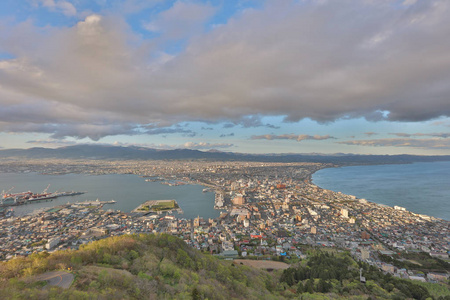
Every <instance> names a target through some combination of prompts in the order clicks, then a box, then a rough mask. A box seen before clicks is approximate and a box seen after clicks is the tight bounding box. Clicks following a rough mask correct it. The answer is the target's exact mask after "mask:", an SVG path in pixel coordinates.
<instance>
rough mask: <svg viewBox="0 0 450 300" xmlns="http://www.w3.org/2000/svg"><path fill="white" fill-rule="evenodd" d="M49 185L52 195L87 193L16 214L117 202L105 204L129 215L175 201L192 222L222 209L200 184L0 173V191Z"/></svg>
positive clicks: (114, 176)
mask: <svg viewBox="0 0 450 300" xmlns="http://www.w3.org/2000/svg"><path fill="white" fill-rule="evenodd" d="M48 184H50V188H49V189H48V191H49V192H55V191H59V192H67V191H77V192H82V191H85V192H86V193H85V194H82V195H77V196H67V197H59V198H56V199H53V200H52V201H41V202H38V203H32V204H27V205H21V206H14V207H13V209H14V212H15V215H16V216H17V215H24V214H28V213H31V212H33V211H35V210H36V209H40V208H45V207H53V206H57V205H62V204H67V202H70V203H74V202H82V201H85V200H88V201H95V200H96V199H99V200H100V201H109V200H115V201H116V203H115V204H106V205H105V206H104V209H113V210H120V211H123V212H130V211H131V210H133V209H135V208H136V207H138V206H139V205H140V204H142V203H144V202H145V201H148V200H176V201H177V202H178V205H179V206H180V208H181V209H182V210H183V212H184V213H183V214H182V215H179V217H181V218H186V219H192V218H196V217H197V216H200V217H203V218H217V217H219V215H220V211H219V210H215V209H214V193H212V192H207V193H203V192H202V191H203V188H204V187H203V186H200V185H191V184H186V185H179V186H169V185H164V184H161V182H147V181H145V180H144V178H141V177H139V176H137V175H123V174H111V175H84V174H67V175H41V174H37V173H0V191H1V190H4V191H5V192H6V191H8V190H9V189H10V188H11V187H14V189H13V190H12V191H11V193H19V192H26V191H31V192H33V193H40V192H42V191H43V190H44V189H45V188H46V187H47V186H48Z"/></svg>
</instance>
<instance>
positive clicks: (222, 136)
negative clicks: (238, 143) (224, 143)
mask: <svg viewBox="0 0 450 300" xmlns="http://www.w3.org/2000/svg"><path fill="white" fill-rule="evenodd" d="M230 136H234V133H228V134H225V133H222V134H221V135H220V136H219V137H221V138H224V137H230Z"/></svg>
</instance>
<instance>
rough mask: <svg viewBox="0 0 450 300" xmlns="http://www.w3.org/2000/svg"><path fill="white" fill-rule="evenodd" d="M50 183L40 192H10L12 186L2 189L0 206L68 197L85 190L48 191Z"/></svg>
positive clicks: (81, 193)
mask: <svg viewBox="0 0 450 300" xmlns="http://www.w3.org/2000/svg"><path fill="white" fill-rule="evenodd" d="M49 187H50V184H49V185H48V186H47V188H45V190H44V191H42V192H41V193H33V192H31V191H26V192H19V193H11V191H12V190H13V189H14V187H12V188H10V189H9V190H8V191H6V192H5V191H3V192H2V194H1V199H0V208H1V207H9V206H19V205H26V204H30V203H34V202H40V201H51V200H53V199H56V198H58V197H69V196H78V195H83V194H85V193H86V192H75V191H71V192H58V191H56V192H48V189H49Z"/></svg>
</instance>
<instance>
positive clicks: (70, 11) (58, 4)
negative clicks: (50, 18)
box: [37, 0, 77, 16]
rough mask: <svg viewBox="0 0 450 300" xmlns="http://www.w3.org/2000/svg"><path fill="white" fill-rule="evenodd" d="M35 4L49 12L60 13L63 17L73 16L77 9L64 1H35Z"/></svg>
mask: <svg viewBox="0 0 450 300" xmlns="http://www.w3.org/2000/svg"><path fill="white" fill-rule="evenodd" d="M37 3H38V4H40V5H42V6H43V7H46V8H48V9H49V10H51V11H56V12H61V13H62V14H64V15H65V16H75V15H76V14H77V9H76V8H75V6H73V4H72V3H70V2H68V1H64V0H37Z"/></svg>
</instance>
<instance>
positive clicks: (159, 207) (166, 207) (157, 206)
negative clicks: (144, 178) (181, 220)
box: [131, 200, 183, 214]
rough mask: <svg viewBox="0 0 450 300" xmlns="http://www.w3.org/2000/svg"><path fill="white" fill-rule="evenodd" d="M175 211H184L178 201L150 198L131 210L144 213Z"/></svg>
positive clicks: (180, 212)
mask: <svg viewBox="0 0 450 300" xmlns="http://www.w3.org/2000/svg"><path fill="white" fill-rule="evenodd" d="M174 211H175V212H178V213H179V214H182V213H183V211H182V210H181V208H180V206H179V205H178V203H177V201H175V200H149V201H146V202H144V203H142V204H141V205H139V206H138V207H137V208H135V209H133V210H132V211H131V212H132V213H144V214H146V213H157V214H161V213H164V212H174Z"/></svg>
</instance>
